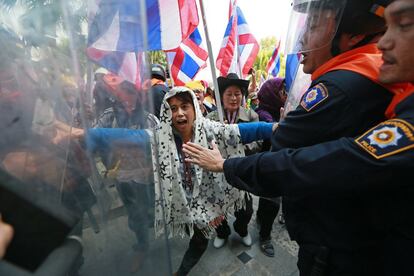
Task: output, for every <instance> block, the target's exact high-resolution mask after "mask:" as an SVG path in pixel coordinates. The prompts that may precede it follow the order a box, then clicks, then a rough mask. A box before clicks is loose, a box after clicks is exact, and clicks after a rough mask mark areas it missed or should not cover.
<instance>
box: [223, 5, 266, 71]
mask: <svg viewBox="0 0 414 276" xmlns="http://www.w3.org/2000/svg"><path fill="white" fill-rule="evenodd" d="M229 15H230V18H229V23H228V24H227V28H226V31H225V33H224V37H223V41H222V44H221V49H220V51H219V54H218V56H217V59H216V67H217V69H219V71H220V75H221V76H226V75H227V74H228V73H231V72H233V73H238V72H241V73H242V77H243V78H244V77H246V76H247V75H248V74H249V71H250V69H251V68H252V67H253V64H254V61H255V59H256V57H257V54H258V53H259V49H260V47H259V43H258V42H257V40H256V38H255V37H254V36H253V34H252V33H251V32H250V29H249V25H248V24H247V22H246V19H245V17H244V15H243V12H242V11H241V9H240V8H239V7H238V6H237V4H236V1H234V2H233V3H231V0H230V11H229ZM236 46H237V54H236V53H235V50H236Z"/></svg>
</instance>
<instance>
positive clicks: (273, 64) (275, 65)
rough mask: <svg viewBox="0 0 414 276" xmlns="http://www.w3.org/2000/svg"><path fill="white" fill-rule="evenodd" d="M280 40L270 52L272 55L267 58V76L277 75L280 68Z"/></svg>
mask: <svg viewBox="0 0 414 276" xmlns="http://www.w3.org/2000/svg"><path fill="white" fill-rule="evenodd" d="M279 51H280V40H279V43H278V45H277V46H276V48H275V50H274V51H273V53H272V56H271V57H270V59H269V62H268V63H267V65H266V72H267V77H268V78H270V76H273V77H277V75H278V74H279V70H280V52H279Z"/></svg>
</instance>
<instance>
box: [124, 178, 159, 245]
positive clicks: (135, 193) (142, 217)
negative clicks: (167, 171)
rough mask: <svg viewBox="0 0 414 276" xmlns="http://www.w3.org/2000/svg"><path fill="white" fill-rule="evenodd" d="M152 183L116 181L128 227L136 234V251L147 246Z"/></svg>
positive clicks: (151, 206) (151, 205)
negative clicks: (125, 211)
mask: <svg viewBox="0 0 414 276" xmlns="http://www.w3.org/2000/svg"><path fill="white" fill-rule="evenodd" d="M152 187H153V185H146V184H140V183H136V182H121V183H117V185H116V188H117V190H118V193H119V196H120V198H121V200H122V202H123V203H124V206H125V208H126V210H127V213H128V227H129V229H131V230H132V231H133V232H134V233H135V236H136V239H137V244H136V245H134V246H133V248H134V250H136V251H146V250H147V249H148V247H149V243H148V239H149V227H151V223H150V221H151V220H150V218H149V210H150V208H153V204H152V203H151V201H152V200H151V199H152V198H153V196H152V193H151V190H152V189H153V188H152Z"/></svg>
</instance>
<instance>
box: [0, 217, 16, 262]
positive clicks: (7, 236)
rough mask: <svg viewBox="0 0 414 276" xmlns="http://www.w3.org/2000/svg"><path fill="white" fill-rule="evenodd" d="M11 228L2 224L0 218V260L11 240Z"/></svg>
mask: <svg viewBox="0 0 414 276" xmlns="http://www.w3.org/2000/svg"><path fill="white" fill-rule="evenodd" d="M13 232H14V231H13V227H11V225H10V224H7V223H4V222H3V220H2V219H1V216H0V259H2V258H3V257H4V255H5V254H6V249H7V246H8V245H9V243H10V241H11V240H12V238H13Z"/></svg>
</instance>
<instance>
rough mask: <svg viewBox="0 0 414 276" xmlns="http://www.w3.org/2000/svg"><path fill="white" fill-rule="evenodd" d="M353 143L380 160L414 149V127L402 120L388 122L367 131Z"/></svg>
mask: <svg viewBox="0 0 414 276" xmlns="http://www.w3.org/2000/svg"><path fill="white" fill-rule="evenodd" d="M355 142H356V143H357V144H358V145H359V146H361V147H362V148H363V149H364V150H365V151H367V152H368V153H369V154H371V155H372V156H374V157H375V158H377V159H381V158H384V157H387V156H391V155H394V154H397V153H399V152H402V151H405V150H408V149H412V148H414V127H413V126H412V125H411V124H410V123H408V122H406V121H404V120H400V119H393V120H388V121H385V122H383V123H381V124H379V125H377V126H375V127H374V128H372V129H370V130H368V131H367V132H366V133H364V134H363V135H362V136H360V137H358V138H357V139H355Z"/></svg>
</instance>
